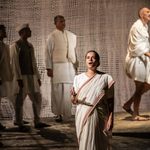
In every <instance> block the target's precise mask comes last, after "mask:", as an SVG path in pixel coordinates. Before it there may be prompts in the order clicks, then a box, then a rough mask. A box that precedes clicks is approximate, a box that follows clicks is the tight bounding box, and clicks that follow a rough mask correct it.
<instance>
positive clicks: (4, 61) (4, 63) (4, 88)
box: [0, 24, 13, 147]
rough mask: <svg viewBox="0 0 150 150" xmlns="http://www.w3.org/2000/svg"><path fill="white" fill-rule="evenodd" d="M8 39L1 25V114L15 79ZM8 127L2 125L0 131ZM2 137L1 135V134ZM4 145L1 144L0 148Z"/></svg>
mask: <svg viewBox="0 0 150 150" xmlns="http://www.w3.org/2000/svg"><path fill="white" fill-rule="evenodd" d="M6 37H7V34H6V28H5V26H4V25H2V24H1V25H0V112H1V99H2V98H6V97H7V98H8V97H9V96H10V93H11V92H10V91H11V81H12V78H13V75H12V70H11V65H10V55H9V46H8V45H7V44H5V43H4V41H3V40H4V38H6ZM5 128H6V127H5V126H4V125H2V124H1V123H0V131H1V130H4V129H5ZM0 135H1V134H0ZM2 146H3V143H1V142H0V147H2Z"/></svg>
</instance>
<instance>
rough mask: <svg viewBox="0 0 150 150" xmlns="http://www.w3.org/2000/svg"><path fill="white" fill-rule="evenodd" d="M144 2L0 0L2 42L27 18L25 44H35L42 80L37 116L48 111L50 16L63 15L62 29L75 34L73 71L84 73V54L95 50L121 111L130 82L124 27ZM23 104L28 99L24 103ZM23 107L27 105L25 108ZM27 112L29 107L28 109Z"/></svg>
mask: <svg viewBox="0 0 150 150" xmlns="http://www.w3.org/2000/svg"><path fill="white" fill-rule="evenodd" d="M143 6H147V7H149V6H150V1H149V0H86V1H85V0H69V1H68V0H43V1H41V0H36V1H35V0H21V1H20V0H15V1H10V0H7V1H0V8H1V11H0V12H1V13H0V23H3V24H4V25H6V27H7V31H8V37H7V41H6V42H7V43H8V44H10V43H12V41H15V40H16V39H18V34H17V33H16V31H15V28H16V26H17V25H18V24H21V23H26V22H28V23H29V24H30V26H31V30H32V37H31V39H30V41H31V43H32V44H33V46H34V47H35V51H36V52H35V55H36V58H37V63H38V68H39V70H40V74H41V79H42V84H43V85H42V87H41V90H42V98H43V110H42V116H49V115H51V110H50V103H51V102H50V101H51V100H50V92H51V89H50V84H49V82H50V81H49V78H48V77H47V75H46V71H45V65H44V64H45V63H44V50H45V44H46V39H47V36H48V34H49V33H50V32H52V31H53V30H54V28H55V26H54V21H53V18H54V16H56V15H58V14H61V15H64V16H65V20H66V29H68V30H70V31H72V32H74V33H75V34H76V35H77V56H78V60H79V68H78V72H79V73H80V72H83V71H85V65H84V55H85V53H86V51H87V50H89V49H96V50H97V51H98V52H99V54H100V56H101V67H100V68H101V70H103V71H104V72H107V73H109V74H111V75H112V76H113V78H114V80H116V86H115V91H116V92H115V97H116V100H115V111H122V107H121V106H122V105H123V103H124V102H125V101H126V100H127V99H128V98H130V96H131V95H132V94H133V90H134V84H133V82H132V81H131V80H130V79H129V78H128V77H127V76H126V74H125V70H124V67H125V64H124V61H125V56H126V54H127V38H128V34H129V29H130V27H131V25H132V24H133V22H135V21H136V20H137V18H138V16H137V12H138V10H139V8H141V7H143ZM149 97H150V93H149V92H148V93H147V94H145V95H144V96H143V97H142V102H143V103H142V105H141V109H143V110H149V107H150V101H149V100H148V99H149ZM26 102H27V103H28V101H26ZM27 108H28V107H27ZM28 112H30V111H28Z"/></svg>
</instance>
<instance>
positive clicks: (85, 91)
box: [71, 50, 114, 150]
mask: <svg viewBox="0 0 150 150" xmlns="http://www.w3.org/2000/svg"><path fill="white" fill-rule="evenodd" d="M85 60H86V65H87V72H85V73H81V74H79V75H77V76H75V78H74V85H73V89H72V91H71V95H72V97H71V100H72V103H73V104H77V108H76V116H75V121H76V133H77V138H78V142H79V150H109V149H110V144H109V137H110V136H109V135H110V133H111V131H112V127H113V107H114V88H113V87H114V86H113V85H114V81H113V79H112V77H111V76H110V75H108V74H105V73H102V72H99V71H97V67H98V66H99V64H100V63H99V61H100V58H99V55H98V53H97V52H96V51H94V50H91V51H88V52H87V54H86V56H85Z"/></svg>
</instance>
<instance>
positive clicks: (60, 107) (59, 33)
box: [45, 15, 77, 122]
mask: <svg viewBox="0 0 150 150" xmlns="http://www.w3.org/2000/svg"><path fill="white" fill-rule="evenodd" d="M54 24H55V26H56V29H55V30H54V31H53V32H52V33H51V34H50V35H49V36H48V39H47V44H46V51H45V62H46V69H47V75H48V76H49V77H51V78H52V96H51V102H52V112H53V113H54V114H55V115H56V121H57V122H62V116H64V117H70V116H71V108H72V104H71V101H70V88H71V86H72V82H73V78H74V76H75V73H76V70H77V58H76V52H75V48H76V35H75V34H74V33H72V32H70V31H68V30H65V19H64V17H63V16H61V15H58V16H56V17H55V18H54Z"/></svg>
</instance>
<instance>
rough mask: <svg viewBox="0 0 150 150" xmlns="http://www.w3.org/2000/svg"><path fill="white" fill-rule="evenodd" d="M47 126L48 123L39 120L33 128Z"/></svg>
mask: <svg viewBox="0 0 150 150" xmlns="http://www.w3.org/2000/svg"><path fill="white" fill-rule="evenodd" d="M49 126H50V125H49V124H46V123H42V122H39V123H37V124H35V126H34V128H36V129H41V128H45V127H49Z"/></svg>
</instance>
